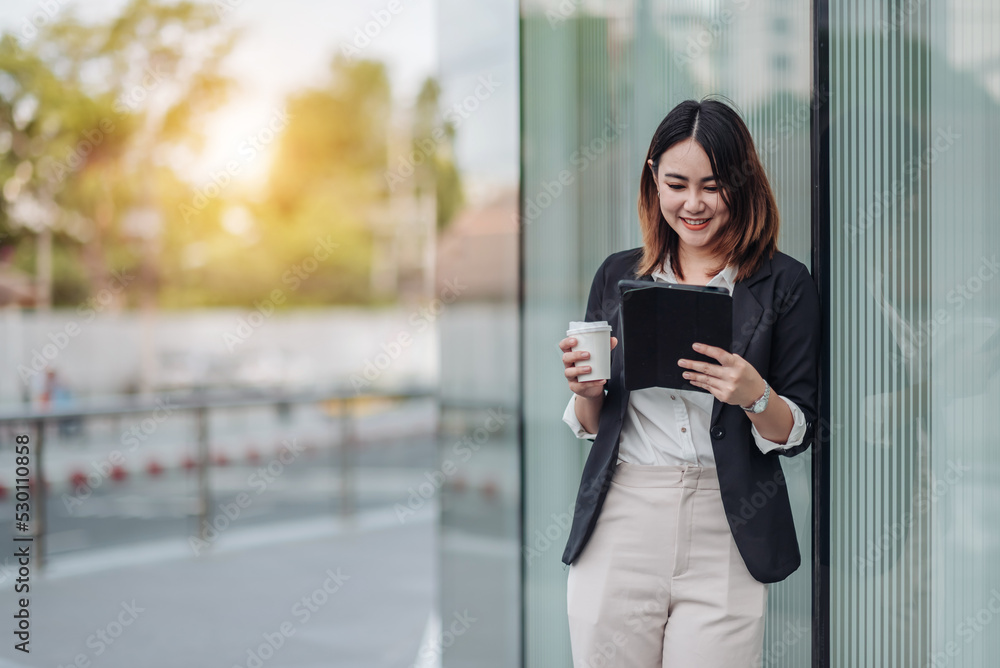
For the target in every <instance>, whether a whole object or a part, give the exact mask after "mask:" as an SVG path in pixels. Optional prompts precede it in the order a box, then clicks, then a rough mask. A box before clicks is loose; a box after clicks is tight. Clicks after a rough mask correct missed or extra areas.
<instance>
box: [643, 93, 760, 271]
mask: <svg viewBox="0 0 1000 668" xmlns="http://www.w3.org/2000/svg"><path fill="white" fill-rule="evenodd" d="M689 137H693V138H694V140H695V141H696V142H698V144H700V145H701V147H702V148H703V149H704V150H705V153H707V154H708V159H709V161H710V162H711V165H712V173H713V174H714V175H715V179H716V183H717V184H718V186H719V189H720V192H721V194H722V200H723V201H724V202H725V203H726V206H727V207H728V209H729V221H728V222H727V223H726V224H725V225H724V226H723V227H722V229H720V230H719V234H718V235H717V236H716V238H715V242H714V244H713V246H712V249H711V250H712V253H713V254H714V255H715V256H716V257H718V258H720V260H721V262H722V264H721V265H720V266H718V267H716V268H714V269H713V270H712V272H711V275H712V276H714V275H715V274H718V273H719V272H720V271H722V270H723V269H725V267H726V265H727V264H734V265H737V266H738V267H739V271H738V273H737V275H736V278H735V280H737V281H741V280H743V279H745V278H747V277H748V276H751V275H752V274H753V273H754V272H756V271H757V270H758V269H759V268H760V265H761V264H762V263H763V261H764V259H765V258H767V259H770V258H771V256H772V255H773V254H774V251H776V250H777V248H778V227H779V219H778V205H777V204H776V203H775V200H774V193H773V192H772V191H771V185H770V183H768V180H767V174H765V172H764V166H763V165H762V164H761V162H760V158H759V157H758V156H757V149H756V148H754V143H753V138H752V137H751V136H750V130H749V129H747V126H746V124H745V123H744V122H743V119H742V118H740V116H739V114H738V113H737V112H736V111H735V110H734V109H733V108H732V107H730V106H728V105H726V104H724V103H722V102H719V101H718V100H703V101H702V102H697V101H695V100H685V101H684V102H681V103H680V104H678V105H677V106H676V107H674V108H673V109H672V110H671V111H670V113H669V114H667V115H666V117H665V118H664V119H663V120H662V121H661V122H660V125H659V127H657V128H656V132H655V133H654V134H653V140H652V141H651V142H650V144H649V151H647V152H646V160H644V161H643V163H642V177H641V178H640V181H639V222H640V226H641V228H642V243H643V252H642V257H641V258H640V260H639V263H638V265H637V266H636V270H635V273H636V275H637V276H643V275H645V274H649V273H652V272H653V270H655V269H656V267H657V266H658V265H659V264H660V263H661V262H662V261H663V260H664V259H665V258H666V257H667V256H668V255H669V257H670V266H671V268H672V269H673V271H674V274H675V275H676V276H677V277H678V279H680V280H683V279H684V274H683V273H682V270H681V266H680V260H679V258H678V253H677V246H678V243H679V240H680V238H679V237H678V236H677V233H676V232H674V230H673V229H672V228H671V227H670V225H668V224H667V221H666V220H664V218H663V212H662V211H661V210H660V200H659V197H658V196H657V191H656V180H655V176H654V171H655V172H656V173H658V172H659V161H660V157H661V156H662V155H663V153H664V152H665V151H666V150H667V149H669V148H670V147H671V146H673V145H674V144H676V143H678V142H681V141H684V140H685V139H688V138H689ZM648 160H652V161H653V170H650V169H649V165H648V163H647V161H648Z"/></svg>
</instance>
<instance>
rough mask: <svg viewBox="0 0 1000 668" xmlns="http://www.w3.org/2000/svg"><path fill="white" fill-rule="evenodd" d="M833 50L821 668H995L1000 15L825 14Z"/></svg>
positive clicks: (960, 7) (914, 6)
mask: <svg viewBox="0 0 1000 668" xmlns="http://www.w3.org/2000/svg"><path fill="white" fill-rule="evenodd" d="M830 35H831V50H830V83H831V89H832V90H833V91H834V95H833V96H832V97H831V109H830V111H831V125H830V149H831V164H830V180H829V184H830V188H831V195H832V197H831V200H832V207H831V242H832V258H831V260H832V264H831V266H832V274H831V290H832V294H831V332H830V337H831V382H832V387H831V392H832V405H831V421H832V425H831V432H832V438H831V466H832V470H831V481H832V482H831V523H832V536H831V544H832V548H831V583H830V591H831V611H830V613H831V646H832V648H831V659H832V661H831V665H833V666H876V665H877V666H887V667H888V666H905V667H909V666H933V667H934V668H940V667H942V666H985V665H992V663H995V661H996V659H995V657H996V656H997V654H998V651H1000V634H997V632H996V629H995V627H996V622H994V619H995V617H996V616H997V614H998V613H1000V589H998V586H1000V579H998V578H997V576H996V568H995V566H996V564H997V563H1000V532H998V530H997V527H998V526H1000V523H998V519H1000V514H998V513H1000V503H998V502H1000V493H998V490H1000V466H998V462H1000V455H998V452H1000V448H998V446H1000V413H998V411H997V410H996V406H997V393H998V391H1000V373H998V370H1000V343H998V342H1000V334H998V326H1000V265H998V263H997V259H998V255H1000V234H998V231H997V218H996V216H997V211H998V210H1000V190H998V189H997V187H996V184H995V177H996V176H997V174H998V171H1000V169H998V168H1000V126H998V124H997V119H998V118H1000V68H998V65H997V63H998V62H1000V7H998V6H997V4H996V3H995V2H993V0H948V1H941V2H933V3H926V2H889V1H883V0H862V1H861V2H843V1H839V0H832V1H831V2H830ZM988 657H994V658H993V659H990V658H988Z"/></svg>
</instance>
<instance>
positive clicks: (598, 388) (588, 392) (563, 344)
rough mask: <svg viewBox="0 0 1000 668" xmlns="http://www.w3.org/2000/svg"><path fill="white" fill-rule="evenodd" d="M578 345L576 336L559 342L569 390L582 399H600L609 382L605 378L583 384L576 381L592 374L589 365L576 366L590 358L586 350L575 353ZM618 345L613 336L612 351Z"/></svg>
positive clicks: (586, 381)
mask: <svg viewBox="0 0 1000 668" xmlns="http://www.w3.org/2000/svg"><path fill="white" fill-rule="evenodd" d="M576 343H577V341H576V337H574V336H567V337H566V338H565V339H563V340H562V341H560V342H559V349H560V350H562V352H563V355H562V359H563V366H564V367H565V369H564V373H565V375H566V379H567V380H568V381H569V389H570V390H571V391H572V392H573V393H574V394H578V395H580V396H581V397H585V398H587V399H597V398H598V397H601V396H603V395H604V384H605V383H606V382H607V380H605V379H603V378H601V379H599V380H585V381H583V382H579V381H577V380H576V377H577V376H579V375H581V374H585V373H590V371H591V368H590V366H589V365H585V366H574V363H575V362H576V361H578V360H586V359H589V358H590V353H588V352H587V351H585V350H578V351H576V352H573V346H575V345H576ZM617 345H618V339H617V338H615V337H613V336H612V337H611V350H614V349H615V346H617Z"/></svg>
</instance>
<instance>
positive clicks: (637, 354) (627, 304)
mask: <svg viewBox="0 0 1000 668" xmlns="http://www.w3.org/2000/svg"><path fill="white" fill-rule="evenodd" d="M618 290H619V292H620V294H621V304H622V307H621V310H620V311H619V316H618V317H619V328H618V329H619V332H620V333H621V341H620V342H619V345H621V346H622V354H623V355H624V358H623V362H624V365H623V370H624V374H625V387H626V389H628V390H630V391H631V390H641V389H644V388H647V387H665V388H671V389H677V390H691V391H694V392H706V393H708V390H706V389H704V388H701V387H696V386H694V385H692V384H691V382H690V381H688V380H687V379H686V378H683V377H682V376H681V374H682V373H684V372H685V371H686V369H685V368H684V367H680V366H678V365H677V360H679V359H681V358H684V359H689V360H699V361H703V362H708V363H710V364H718V363H719V362H718V361H717V360H716V359H715V358H714V357H709V356H708V355H703V354H701V353H699V352H696V351H695V350H694V349H693V348H692V347H691V346H692V344H694V343H696V342H697V343H705V344H707V345H710V346H717V347H719V348H722V349H724V350H727V351H730V350H732V338H733V298H732V296H731V295H730V294H729V290H727V289H726V288H719V287H708V286H704V285H682V284H679V283H665V282H650V281H636V280H620V281H618Z"/></svg>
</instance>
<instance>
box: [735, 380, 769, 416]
mask: <svg viewBox="0 0 1000 668" xmlns="http://www.w3.org/2000/svg"><path fill="white" fill-rule="evenodd" d="M769 396H771V386H770V385H768V384H767V381H766V380H765V381H764V395H763V396H762V397H761V398H760V399H758V400H757V401H755V402H753V403H752V404H750V405H749V406H740V408H742V409H743V410H745V411H746V412H747V413H753V414H755V415H756V414H757V413H763V412H764V409H765V408H767V398H768V397H769Z"/></svg>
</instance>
